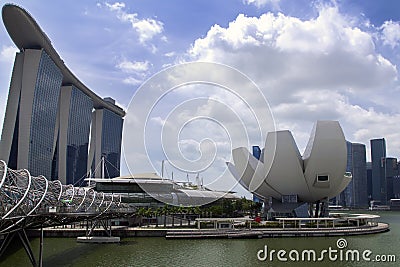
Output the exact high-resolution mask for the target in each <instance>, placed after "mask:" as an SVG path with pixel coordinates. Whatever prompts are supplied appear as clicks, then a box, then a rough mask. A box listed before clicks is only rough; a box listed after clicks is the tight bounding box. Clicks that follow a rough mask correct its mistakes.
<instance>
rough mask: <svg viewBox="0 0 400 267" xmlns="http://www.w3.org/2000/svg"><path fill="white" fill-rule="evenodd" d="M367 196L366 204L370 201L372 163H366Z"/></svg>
mask: <svg viewBox="0 0 400 267" xmlns="http://www.w3.org/2000/svg"><path fill="white" fill-rule="evenodd" d="M366 167H367V194H368V203H369V201H371V199H372V162H367V165H366Z"/></svg>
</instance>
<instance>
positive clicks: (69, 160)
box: [0, 4, 125, 184]
mask: <svg viewBox="0 0 400 267" xmlns="http://www.w3.org/2000/svg"><path fill="white" fill-rule="evenodd" d="M2 15H3V22H4V25H5V27H6V30H7V31H8V33H9V35H10V37H11V39H12V40H13V41H14V43H15V45H16V46H17V47H18V48H19V50H20V52H18V53H17V55H16V57H15V62H14V69H13V72H12V77H11V83H10V90H9V95H8V100H7V107H6V113H5V118H4V124H3V131H2V135H1V141H0V159H2V160H4V161H5V162H6V163H7V165H8V166H9V167H10V168H13V169H27V170H28V171H29V172H30V173H31V174H32V175H34V176H39V175H43V176H45V177H46V178H47V179H59V180H60V181H61V182H62V183H63V184H68V183H72V184H77V183H79V182H80V181H83V179H84V178H85V177H87V174H88V172H89V171H90V170H91V168H92V166H94V164H96V163H98V162H99V160H98V158H102V159H103V162H105V165H106V167H107V169H108V170H109V172H108V174H107V177H116V176H119V175H120V173H119V169H120V156H121V138H122V125H123V117H124V116H125V112H124V111H123V110H122V109H121V108H120V107H118V106H117V105H115V102H114V101H113V100H112V99H110V98H105V99H102V98H101V97H99V96H98V95H96V94H95V93H94V92H93V91H91V90H90V89H89V88H88V87H87V86H85V85H84V84H83V83H82V82H81V81H80V80H78V78H77V77H76V76H75V75H74V74H73V73H72V72H71V71H70V70H69V69H68V68H67V66H66V65H65V63H64V61H63V60H62V59H61V58H60V56H59V55H58V53H57V52H56V51H55V49H54V47H53V46H52V44H51V42H50V40H49V38H48V37H47V36H46V34H45V33H44V32H43V31H42V30H41V29H40V27H39V25H38V24H37V23H36V21H35V20H34V19H33V18H32V17H31V16H30V15H29V14H28V13H27V12H26V11H25V10H23V9H22V8H20V7H18V6H15V5H12V4H7V5H5V6H4V7H3V10H2ZM93 114H94V115H93ZM90 133H91V134H90ZM90 135H92V137H93V140H92V141H93V142H92V145H91V146H90V148H89V136H90ZM94 141H95V142H94ZM89 150H90V151H89ZM96 153H97V154H99V156H98V157H97V158H96V157H94V156H93V157H92V158H89V155H90V154H93V155H95V154H96ZM97 154H96V156H97ZM91 159H92V161H94V159H96V160H97V161H94V162H95V163H92V162H90V163H89V161H90V160H91ZM107 164H108V165H109V166H107ZM111 166H112V168H111ZM102 174H104V173H102ZM97 177H98V176H97Z"/></svg>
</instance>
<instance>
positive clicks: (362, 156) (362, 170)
mask: <svg viewBox="0 0 400 267" xmlns="http://www.w3.org/2000/svg"><path fill="white" fill-rule="evenodd" d="M346 144H347V166H346V172H351V174H352V176H353V178H352V180H351V182H350V183H349V185H348V186H347V187H346V189H345V190H343V192H342V193H340V195H339V197H338V204H339V205H342V206H345V207H353V208H365V207H367V206H368V181H367V165H366V164H367V163H366V149H365V145H364V144H358V143H351V142H346Z"/></svg>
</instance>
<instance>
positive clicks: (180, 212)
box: [177, 206, 185, 227]
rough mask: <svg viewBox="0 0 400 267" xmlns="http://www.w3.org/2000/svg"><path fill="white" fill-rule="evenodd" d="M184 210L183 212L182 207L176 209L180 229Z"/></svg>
mask: <svg viewBox="0 0 400 267" xmlns="http://www.w3.org/2000/svg"><path fill="white" fill-rule="evenodd" d="M184 210H185V208H184V207H183V206H179V207H178V208H177V212H178V213H179V215H180V227H182V219H183V218H182V217H183V212H184Z"/></svg>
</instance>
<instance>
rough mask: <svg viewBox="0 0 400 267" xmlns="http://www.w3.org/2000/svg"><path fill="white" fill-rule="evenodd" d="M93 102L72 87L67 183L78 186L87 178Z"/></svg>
mask: <svg viewBox="0 0 400 267" xmlns="http://www.w3.org/2000/svg"><path fill="white" fill-rule="evenodd" d="M92 110H93V100H92V99H91V98H90V97H88V96H87V95H86V94H84V93H83V92H82V91H80V90H79V89H77V88H76V87H74V86H72V90H71V101H70V109H69V116H68V130H67V149H66V153H67V161H66V183H67V184H77V183H79V182H80V181H82V179H83V178H86V177H87V175H86V174H87V161H88V148H89V135H90V123H91V119H92Z"/></svg>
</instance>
